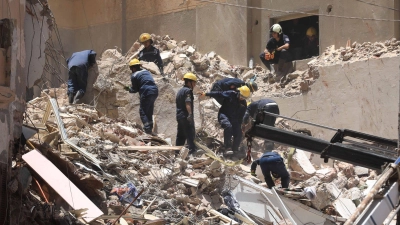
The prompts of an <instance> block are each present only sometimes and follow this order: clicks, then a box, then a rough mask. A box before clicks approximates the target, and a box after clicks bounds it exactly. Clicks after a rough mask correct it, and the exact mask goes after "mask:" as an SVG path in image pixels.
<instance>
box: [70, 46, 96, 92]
mask: <svg viewBox="0 0 400 225" xmlns="http://www.w3.org/2000/svg"><path fill="white" fill-rule="evenodd" d="M95 63H96V52H95V51H93V50H84V51H81V52H75V53H73V54H72V56H71V57H70V58H69V59H67V64H68V70H69V72H68V81H67V84H68V92H67V94H68V95H69V94H70V93H72V94H75V93H76V92H78V91H80V92H81V93H82V94H84V93H85V92H86V85H87V79H88V69H89V67H91V66H92V65H93V64H95Z"/></svg>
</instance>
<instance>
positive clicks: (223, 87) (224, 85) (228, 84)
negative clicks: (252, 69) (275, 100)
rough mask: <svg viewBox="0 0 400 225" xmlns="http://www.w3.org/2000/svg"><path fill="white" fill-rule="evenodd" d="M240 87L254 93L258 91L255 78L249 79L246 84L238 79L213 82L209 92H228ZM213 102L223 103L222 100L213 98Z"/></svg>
mask: <svg viewBox="0 0 400 225" xmlns="http://www.w3.org/2000/svg"><path fill="white" fill-rule="evenodd" d="M242 86H247V87H248V88H249V89H250V91H251V92H255V91H257V90H258V86H257V83H256V82H255V77H254V78H252V79H250V80H249V81H248V82H244V81H243V80H241V79H238V78H229V77H228V78H224V79H221V80H219V81H217V82H215V83H214V84H213V86H212V88H211V91H229V90H236V89H237V88H240V87H242ZM214 98H215V100H217V102H218V103H219V104H222V102H223V101H224V99H223V98H218V97H214Z"/></svg>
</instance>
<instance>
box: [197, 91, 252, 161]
mask: <svg viewBox="0 0 400 225" xmlns="http://www.w3.org/2000/svg"><path fill="white" fill-rule="evenodd" d="M200 94H201V95H202V96H209V97H213V98H215V97H222V98H224V101H223V103H222V106H221V108H220V109H219V112H218V122H219V123H220V124H221V126H222V128H223V129H224V147H225V154H226V155H231V154H233V153H234V152H238V151H239V145H240V142H241V141H242V130H241V128H240V125H241V123H242V118H243V116H244V113H245V111H246V105H247V103H246V99H247V98H249V97H250V89H249V88H248V87H247V86H242V87H239V88H238V89H237V90H228V91H213V92H208V93H204V92H202V93H200ZM232 136H233V142H232V141H231V140H232Z"/></svg>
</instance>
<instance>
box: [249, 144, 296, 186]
mask: <svg viewBox="0 0 400 225" xmlns="http://www.w3.org/2000/svg"><path fill="white" fill-rule="evenodd" d="M257 165H260V167H261V171H262V173H263V175H264V178H265V182H266V183H267V186H268V188H272V187H274V186H275V182H274V181H273V180H272V177H271V173H272V176H274V177H275V178H281V185H282V188H288V187H289V182H290V175H289V172H288V171H287V169H286V166H285V163H284V161H283V158H282V157H281V156H280V155H279V154H278V153H276V152H266V153H264V154H263V155H262V156H261V158H259V159H257V160H255V161H253V163H252V164H251V168H250V172H251V175H252V176H257V175H256V168H257Z"/></svg>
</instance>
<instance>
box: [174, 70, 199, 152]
mask: <svg viewBox="0 0 400 225" xmlns="http://www.w3.org/2000/svg"><path fill="white" fill-rule="evenodd" d="M183 80H184V81H185V86H183V87H182V88H181V89H180V90H179V91H178V93H177V94H176V120H177V122H178V132H177V134H176V144H175V145H176V146H183V145H184V144H185V141H187V144H188V147H189V154H193V153H195V151H196V147H195V145H194V138H195V132H196V131H195V127H194V118H193V100H194V96H193V89H194V87H196V82H197V77H196V75H194V74H193V73H186V74H185V75H184V76H183Z"/></svg>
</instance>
